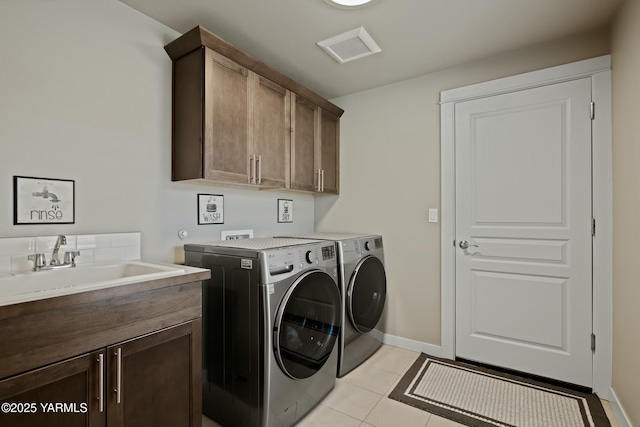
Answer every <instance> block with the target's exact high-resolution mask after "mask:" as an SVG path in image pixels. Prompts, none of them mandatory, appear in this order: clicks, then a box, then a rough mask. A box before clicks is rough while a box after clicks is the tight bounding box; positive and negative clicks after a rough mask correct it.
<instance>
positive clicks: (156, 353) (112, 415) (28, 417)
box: [0, 319, 202, 427]
mask: <svg viewBox="0 0 640 427" xmlns="http://www.w3.org/2000/svg"><path fill="white" fill-rule="evenodd" d="M201 328H202V322H201V320H200V319H196V320H193V321H190V322H187V323H183V324H180V325H177V326H173V327H170V328H167V329H162V330H159V331H156V332H153V333H150V334H147V335H143V336H141V337H136V338H133V339H131V340H127V341H123V342H120V343H117V344H114V345H112V346H109V347H107V348H103V349H98V350H96V351H94V352H91V353H88V354H83V355H80V356H77V357H74V358H71V359H67V360H65V361H61V362H58V363H54V364H51V365H49V366H46V367H42V368H39V369H34V370H32V371H28V372H26V373H23V374H19V375H15V376H12V377H9V378H7V379H4V380H2V381H0V405H1V410H0V426H11V427H21V426H25V427H75V426H78V427H80V426H90V427H101V426H106V427H116V426H154V427H163V426H166V427H175V426H194V427H200V426H201V423H202V418H201V412H202V411H201V408H202V402H201V399H200V393H199V389H200V373H201V359H200V353H201V338H200V337H201Z"/></svg>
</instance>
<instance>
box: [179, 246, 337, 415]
mask: <svg viewBox="0 0 640 427" xmlns="http://www.w3.org/2000/svg"><path fill="white" fill-rule="evenodd" d="M336 258H337V256H336V249H335V245H334V244H333V243H332V242H326V241H313V240H300V239H277V238H256V239H244V240H232V241H218V242H209V243H203V244H187V245H185V260H186V264H187V265H191V266H197V267H201V268H208V269H210V270H211V279H210V280H209V281H207V282H205V284H204V286H203V359H202V365H203V378H202V386H203V413H204V414H205V415H207V416H209V417H210V418H213V419H214V420H216V421H217V422H219V423H221V424H223V425H225V426H230V427H234V426H238V427H253V426H255V427H258V426H260V427H276V426H277V427H281V426H282V427H286V426H290V425H292V424H294V423H296V422H297V421H298V420H299V419H300V418H302V417H303V416H304V415H305V414H306V413H308V412H309V411H310V410H311V409H312V408H313V407H314V406H315V405H317V404H318V402H320V400H321V399H322V398H324V396H325V395H326V394H327V393H329V392H330V391H331V390H332V389H333V387H334V385H335V380H336V379H335V373H336V369H337V356H338V353H337V351H334V347H335V348H337V346H336V345H335V344H336V343H337V341H338V337H339V331H340V322H341V317H342V316H341V311H342V310H341V300H340V292H339V289H338V284H337V280H338V271H337V264H336Z"/></svg>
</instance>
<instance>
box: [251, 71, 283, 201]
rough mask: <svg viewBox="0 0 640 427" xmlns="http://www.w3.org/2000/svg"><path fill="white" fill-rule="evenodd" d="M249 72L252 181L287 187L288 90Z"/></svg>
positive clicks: (270, 185) (276, 186)
mask: <svg viewBox="0 0 640 427" xmlns="http://www.w3.org/2000/svg"><path fill="white" fill-rule="evenodd" d="M251 74H252V80H253V110H252V116H253V117H252V122H253V135H252V136H251V138H252V140H253V156H254V160H253V161H254V162H255V163H254V165H253V166H254V168H255V172H254V177H255V178H256V182H255V183H256V184H261V185H265V186H269V187H275V188H287V187H288V184H289V155H290V154H289V150H290V140H291V139H290V138H291V125H290V120H291V113H290V105H291V104H290V95H289V91H288V90H287V89H285V88H283V87H282V86H280V85H278V84H276V83H274V82H272V81H270V80H268V79H266V78H264V77H262V76H259V75H257V74H255V73H251Z"/></svg>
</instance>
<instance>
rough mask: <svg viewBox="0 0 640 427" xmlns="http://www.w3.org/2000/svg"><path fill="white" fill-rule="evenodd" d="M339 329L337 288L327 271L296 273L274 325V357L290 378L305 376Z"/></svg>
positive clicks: (318, 363) (327, 353)
mask: <svg viewBox="0 0 640 427" xmlns="http://www.w3.org/2000/svg"><path fill="white" fill-rule="evenodd" d="M339 330H340V292H339V291H338V286H337V285H336V282H335V281H334V280H333V279H332V278H331V276H329V275H328V274H327V273H324V272H322V271H317V270H314V271H311V272H309V273H306V274H304V275H302V276H301V277H299V278H298V279H297V280H296V281H295V282H294V284H293V285H291V287H290V288H289V290H288V291H287V293H286V294H285V296H284V298H283V299H282V302H281V303H280V307H279V308H278V313H277V316H276V324H275V329H274V335H275V336H274V345H275V348H274V350H275V354H276V359H277V360H278V364H279V365H280V368H281V369H282V370H283V371H284V373H286V374H287V375H288V376H290V377H291V378H295V379H304V378H309V377H310V376H312V375H313V374H315V373H316V372H318V371H319V370H320V369H321V368H322V366H323V365H324V364H325V362H326V361H327V359H329V356H330V355H331V350H333V347H334V345H335V343H336V339H337V338H338V332H339Z"/></svg>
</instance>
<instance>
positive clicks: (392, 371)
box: [202, 345, 619, 427]
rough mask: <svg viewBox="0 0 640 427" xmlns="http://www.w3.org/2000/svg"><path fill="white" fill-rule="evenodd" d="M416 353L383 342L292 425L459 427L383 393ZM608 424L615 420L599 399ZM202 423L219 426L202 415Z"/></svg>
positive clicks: (607, 407)
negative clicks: (371, 354) (608, 421)
mask: <svg viewBox="0 0 640 427" xmlns="http://www.w3.org/2000/svg"><path fill="white" fill-rule="evenodd" d="M418 355H419V353H417V352H414V351H409V350H405V349H402V348H398V347H393V346H389V345H384V346H382V348H380V350H378V351H377V352H376V354H374V355H373V356H371V358H369V360H367V361H366V362H364V363H363V364H362V365H360V366H359V367H358V368H356V369H355V370H353V371H352V372H350V373H349V374H347V375H346V376H344V377H342V378H338V379H337V380H336V386H335V388H334V389H333V391H331V393H329V395H328V396H327V397H325V398H324V400H323V401H322V402H321V403H320V404H319V405H318V406H316V407H315V408H314V409H313V411H311V412H310V413H309V414H307V416H306V417H304V418H303V419H302V420H301V421H300V422H299V423H298V424H297V425H296V427H398V426H403V427H461V426H462V424H458V423H455V422H453V421H450V420H448V419H446V418H442V417H439V416H437V415H433V414H429V413H428V412H424V411H422V410H420V409H416V408H413V407H411V406H409V405H405V404H403V403H400V402H397V401H395V400H392V399H389V398H388V397H387V396H388V395H389V393H391V391H392V390H393V388H394V387H395V386H396V384H397V383H398V381H400V378H402V375H403V374H404V373H405V372H406V370H407V369H409V367H410V366H411V364H412V363H413V362H414V361H415V360H416V358H417V357H418ZM603 405H604V408H605V411H607V415H608V416H609V419H610V420H611V425H612V427H619V424H618V422H617V420H616V418H615V415H614V414H613V411H612V410H611V406H610V405H609V403H608V402H607V401H603ZM202 420H203V422H202V426H203V427H219V424H217V423H216V422H214V421H212V420H210V419H209V418H207V417H206V416H203V417H202Z"/></svg>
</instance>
